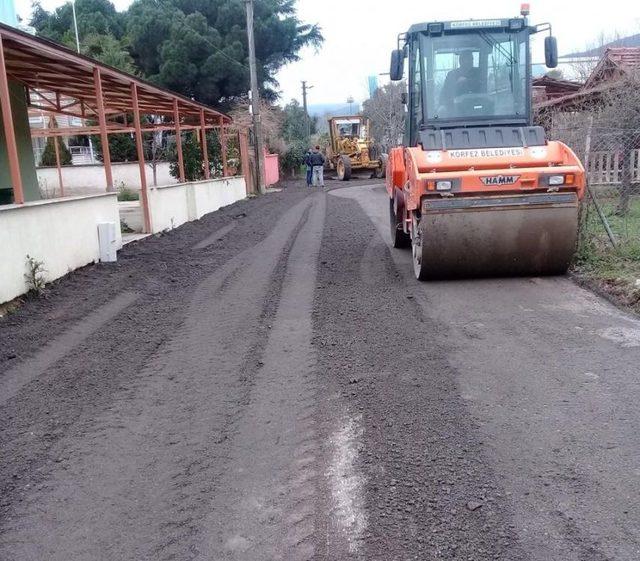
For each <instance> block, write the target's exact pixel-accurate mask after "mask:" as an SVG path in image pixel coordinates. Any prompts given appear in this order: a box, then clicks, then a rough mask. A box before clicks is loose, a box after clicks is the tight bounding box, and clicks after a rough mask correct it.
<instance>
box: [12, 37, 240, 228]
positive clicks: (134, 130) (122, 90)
mask: <svg viewBox="0 0 640 561" xmlns="http://www.w3.org/2000/svg"><path fill="white" fill-rule="evenodd" d="M10 82H16V83H19V84H22V85H23V86H24V88H25V92H26V98H27V104H28V106H29V108H30V109H36V110H39V111H41V112H42V113H43V114H44V115H66V116H69V117H78V118H81V119H82V120H83V125H82V126H80V127H57V126H54V127H51V126H50V127H48V128H43V129H35V130H32V131H31V133H32V136H34V137H49V136H51V137H61V136H80V135H100V137H101V141H102V147H103V163H104V168H105V176H106V182H107V191H112V190H113V178H112V173H111V159H110V154H109V143H108V135H109V134H117V133H131V134H134V135H135V138H136V144H137V145H138V146H137V152H138V159H139V162H140V178H141V191H142V192H141V195H142V197H141V198H142V206H143V214H144V224H145V230H146V231H150V229H151V218H150V215H149V207H148V195H147V185H146V177H145V170H144V164H145V162H144V150H143V149H142V145H141V143H142V134H143V133H145V132H157V131H166V130H171V131H175V133H176V137H179V136H180V134H181V132H182V131H196V133H197V135H198V138H199V141H200V145H201V147H202V149H203V159H204V161H205V163H208V159H207V155H206V135H205V132H206V131H207V130H211V129H219V134H220V141H221V146H222V148H223V176H227V175H228V169H227V158H226V153H225V148H226V145H227V142H226V141H227V138H226V135H227V134H228V128H229V127H230V126H232V125H233V121H232V119H231V117H229V116H228V115H225V114H224V113H222V112H220V111H217V110H216V109H214V108H212V107H209V106H208V105H204V104H202V103H198V102H197V101H194V100H192V99H189V98H187V97H184V96H182V95H179V94H176V93H174V92H171V91H169V90H166V89H163V88H161V87H158V86H156V85H154V84H151V83H149V82H147V81H145V80H142V79H140V78H139V77H137V76H133V75H131V74H127V73H125V72H122V71H120V70H117V69H115V68H112V67H110V66H107V65H105V64H102V63H100V62H98V61H96V60H93V59H91V58H89V57H86V56H84V55H81V54H78V53H76V52H74V51H72V50H70V49H67V48H66V47H63V46H61V45H58V44H57V43H54V42H52V41H49V40H47V39H43V38H40V37H34V36H32V35H29V34H28V33H24V32H22V31H19V30H17V29H15V28H13V27H9V26H7V25H4V24H0V104H1V105H2V115H3V123H4V133H5V137H6V143H7V155H8V160H9V167H10V173H11V181H12V188H13V193H14V201H15V203H17V204H22V203H24V192H23V185H22V178H21V174H20V166H19V161H18V150H17V144H16V139H15V131H14V126H13V120H12V118H11V116H12V111H11V103H12V100H11V95H10V91H9V83H10ZM123 115H124V123H122V122H116V121H114V118H115V117H120V118H121V117H122V116H123ZM141 115H154V116H162V117H163V122H162V123H155V122H149V123H142V122H141V118H140V117H141ZM127 116H130V118H127ZM86 120H92V121H96V122H97V124H96V125H87V124H86ZM152 121H155V119H154V120H152ZM238 132H239V133H240V135H241V136H242V135H245V134H246V131H238ZM56 144H57V143H56ZM242 145H243V143H242V142H240V146H242ZM56 147H57V146H56ZM177 147H178V156H179V162H178V167H179V175H180V182H184V177H185V174H184V165H183V162H182V157H181V156H182V154H181V147H182V146H181V142H178V143H177ZM242 159H243V161H245V160H246V158H244V157H243V158H242ZM58 167H59V166H58ZM246 173H248V170H245V174H246ZM59 178H60V190H61V192H63V186H62V174H61V173H59ZM205 178H206V179H208V178H209V167H208V165H205Z"/></svg>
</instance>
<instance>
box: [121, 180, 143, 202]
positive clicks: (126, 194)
mask: <svg viewBox="0 0 640 561" xmlns="http://www.w3.org/2000/svg"><path fill="white" fill-rule="evenodd" d="M139 199H140V193H139V192H138V191H135V190H133V189H131V188H130V187H127V185H125V184H124V183H121V184H120V186H119V187H118V200H119V201H137V200H139Z"/></svg>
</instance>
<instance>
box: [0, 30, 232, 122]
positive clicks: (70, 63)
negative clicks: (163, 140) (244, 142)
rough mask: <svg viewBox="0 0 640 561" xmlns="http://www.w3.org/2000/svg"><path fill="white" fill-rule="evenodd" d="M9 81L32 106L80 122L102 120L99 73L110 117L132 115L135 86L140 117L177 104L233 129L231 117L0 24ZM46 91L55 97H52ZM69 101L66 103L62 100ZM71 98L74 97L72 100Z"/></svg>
mask: <svg viewBox="0 0 640 561" xmlns="http://www.w3.org/2000/svg"><path fill="white" fill-rule="evenodd" d="M0 37H1V38H2V45H3V48H4V57H5V62H6V69H7V77H8V78H9V79H10V80H13V81H16V82H20V83H21V84H23V85H24V86H26V87H27V89H28V91H29V98H30V101H31V105H32V106H34V107H37V108H41V109H43V110H48V111H54V112H58V113H63V114H68V115H72V116H77V117H85V118H91V117H93V116H96V115H98V100H97V95H96V87H95V74H96V72H99V75H100V80H101V83H102V97H103V101H104V112H105V114H106V115H117V114H123V113H124V114H126V113H129V114H130V113H133V103H132V95H131V88H132V84H135V85H136V88H137V95H138V104H139V108H140V112H141V113H146V114H153V115H167V116H173V115H174V111H175V105H176V104H177V107H178V110H179V112H180V116H181V118H183V119H184V120H185V122H187V121H191V122H194V123H195V122H199V120H200V115H201V112H203V113H204V117H205V120H206V121H207V124H209V123H212V124H213V123H215V124H217V125H222V124H230V123H231V118H230V117H229V116H227V115H225V114H224V113H221V112H219V111H217V110H215V109H213V108H212V107H210V106H208V105H204V104H202V103H198V102H197V101H194V100H192V99H189V98H187V97H184V96H182V95H179V94H176V93H174V92H171V91H169V90H166V89H163V88H161V87H158V86H156V85H154V84H151V83H149V82H147V81H145V80H142V79H140V78H139V77H137V76H133V75H131V74H127V73H126V72H122V71H120V70H117V69H116V68H112V67H111V66H107V65H106V64H102V63H100V62H98V61H96V60H94V59H92V58H89V57H86V56H84V55H81V54H78V53H76V52H74V51H72V50H70V49H67V48H66V47H63V46H61V45H59V44H57V43H54V42H53V41H49V40H47V39H43V38H41V37H34V36H33V35H30V34H28V33H24V32H23V31H19V30H17V29H15V28H13V27H9V26H7V25H4V24H0ZM43 92H53V93H55V94H56V95H55V96H54V97H55V99H54V100H52V99H51V96H50V95H42V94H43ZM64 98H67V100H65V101H64V102H61V101H60V100H61V99H64ZM68 98H72V100H71V101H68Z"/></svg>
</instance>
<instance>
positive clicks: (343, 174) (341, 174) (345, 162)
mask: <svg viewBox="0 0 640 561" xmlns="http://www.w3.org/2000/svg"><path fill="white" fill-rule="evenodd" d="M336 172H337V174H338V179H339V180H340V181H349V180H350V179H351V160H350V159H349V156H340V157H339V158H338V162H337V164H336Z"/></svg>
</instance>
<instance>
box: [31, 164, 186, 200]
mask: <svg viewBox="0 0 640 561" xmlns="http://www.w3.org/2000/svg"><path fill="white" fill-rule="evenodd" d="M111 171H112V173H113V184H114V187H115V188H116V189H118V188H119V187H120V185H122V184H124V185H126V186H127V187H128V188H129V189H133V190H139V189H140V167H139V166H138V162H127V163H115V164H111ZM36 172H37V174H38V183H39V184H40V189H41V190H42V191H43V192H44V193H45V194H50V195H51V196H53V195H56V196H59V194H60V192H59V189H58V170H57V169H56V168H55V167H40V168H37V170H36ZM145 175H146V177H147V185H149V186H150V187H151V186H153V170H152V169H151V166H150V165H149V164H147V165H145ZM156 175H157V181H158V185H171V184H174V183H176V182H177V180H176V179H175V178H174V177H172V176H171V174H170V173H169V162H158V164H157V166H156ZM62 184H63V185H64V194H65V196H74V195H84V194H91V193H96V194H97V193H104V192H105V190H106V188H107V181H106V179H105V175H104V166H102V165H88V166H63V167H62Z"/></svg>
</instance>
